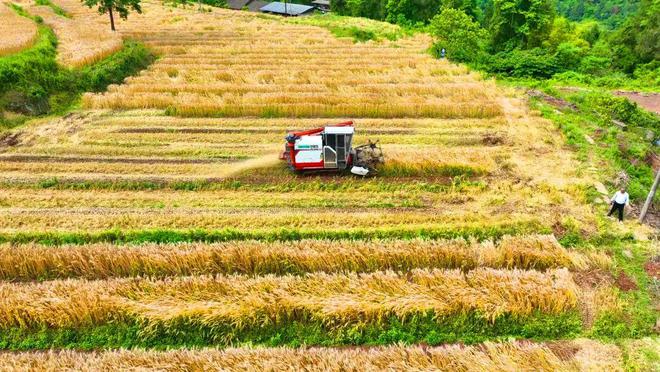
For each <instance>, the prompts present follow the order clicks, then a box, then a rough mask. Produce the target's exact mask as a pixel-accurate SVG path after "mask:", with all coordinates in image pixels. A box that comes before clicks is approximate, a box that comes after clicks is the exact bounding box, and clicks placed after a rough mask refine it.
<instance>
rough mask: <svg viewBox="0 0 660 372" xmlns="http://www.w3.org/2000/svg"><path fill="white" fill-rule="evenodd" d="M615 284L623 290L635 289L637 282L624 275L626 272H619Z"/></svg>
mask: <svg viewBox="0 0 660 372" xmlns="http://www.w3.org/2000/svg"><path fill="white" fill-rule="evenodd" d="M616 285H617V287H619V289H621V290H622V291H624V292H628V291H634V290H637V289H638V288H639V287H637V283H635V282H634V281H633V280H632V278H631V277H629V276H628V275H626V273H624V272H621V273H620V274H619V277H618V278H617V279H616Z"/></svg>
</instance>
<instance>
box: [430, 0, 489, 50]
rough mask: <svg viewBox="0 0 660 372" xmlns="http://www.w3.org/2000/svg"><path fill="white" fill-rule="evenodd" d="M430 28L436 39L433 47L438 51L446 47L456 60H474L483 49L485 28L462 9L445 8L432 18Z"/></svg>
mask: <svg viewBox="0 0 660 372" xmlns="http://www.w3.org/2000/svg"><path fill="white" fill-rule="evenodd" d="M430 30H431V34H432V35H433V36H434V37H435V39H436V42H435V44H434V45H433V49H434V50H435V51H436V52H437V51H439V50H441V49H442V48H445V49H446V50H447V56H448V57H449V58H451V59H452V60H454V61H458V62H470V61H474V60H475V59H476V58H477V57H479V54H480V53H481V51H482V50H483V48H482V45H481V40H483V39H485V36H486V32H485V30H484V29H482V28H481V27H480V26H479V24H478V23H477V22H475V21H474V20H472V18H471V17H470V16H469V15H467V14H466V13H465V12H464V11H462V10H459V9H452V8H445V9H443V10H442V12H440V14H438V15H436V16H435V17H433V19H432V20H431V26H430Z"/></svg>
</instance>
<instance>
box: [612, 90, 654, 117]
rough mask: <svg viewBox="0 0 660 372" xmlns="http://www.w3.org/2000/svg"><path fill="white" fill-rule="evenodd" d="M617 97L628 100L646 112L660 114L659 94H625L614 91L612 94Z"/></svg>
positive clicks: (624, 92) (625, 92)
mask: <svg viewBox="0 0 660 372" xmlns="http://www.w3.org/2000/svg"><path fill="white" fill-rule="evenodd" d="M614 94H616V95H617V96H619V97H626V98H628V99H629V100H631V101H633V102H636V103H637V104H638V105H640V106H642V107H643V108H645V109H646V110H648V111H651V112H655V113H656V114H660V94H659V93H643V92H627V91H621V90H620V91H616V92H614Z"/></svg>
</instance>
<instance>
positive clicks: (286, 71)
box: [0, 0, 657, 371]
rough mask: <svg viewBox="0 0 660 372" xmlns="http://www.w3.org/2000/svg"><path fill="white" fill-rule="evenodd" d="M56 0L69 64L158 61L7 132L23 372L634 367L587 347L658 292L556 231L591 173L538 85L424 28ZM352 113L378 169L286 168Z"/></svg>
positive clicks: (4, 339)
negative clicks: (108, 9)
mask: <svg viewBox="0 0 660 372" xmlns="http://www.w3.org/2000/svg"><path fill="white" fill-rule="evenodd" d="M53 3H54V4H55V5H57V6H59V7H61V8H62V9H63V10H64V11H65V12H66V13H67V14H68V15H69V17H70V18H67V17H63V16H60V15H56V14H55V13H53V11H52V9H51V8H50V7H47V6H36V5H35V4H32V3H31V2H30V3H28V2H23V3H22V4H23V6H24V7H25V8H26V9H27V10H28V11H29V12H32V14H34V15H39V16H41V17H42V18H43V19H44V24H45V26H47V27H51V28H52V29H53V30H54V32H55V35H56V36H57V38H58V41H59V44H58V61H59V62H60V63H61V64H63V65H66V66H68V67H73V68H77V67H81V66H87V65H90V64H93V63H95V62H97V61H99V60H102V59H103V58H104V57H106V56H108V55H110V54H112V53H114V52H115V51H117V50H120V49H121V48H122V45H123V43H124V41H126V40H136V41H138V42H141V43H144V45H145V46H147V47H148V48H149V49H150V50H151V51H152V52H153V53H155V54H156V55H157V57H158V58H157V59H156V61H155V62H154V63H153V64H151V65H150V66H149V67H148V68H147V69H145V70H143V71H141V72H140V73H138V74H137V75H135V76H132V77H128V78H126V79H125V81H124V82H123V83H122V84H118V85H111V86H110V87H109V88H108V89H107V91H105V92H99V93H86V94H84V96H83V97H82V102H81V105H82V107H81V108H80V109H78V110H75V111H74V112H71V113H69V114H66V115H65V116H63V117H43V118H39V119H35V120H32V121H31V122H29V123H28V124H27V125H25V126H24V127H21V128H19V129H17V130H15V131H13V132H12V133H11V135H10V136H6V137H2V139H1V140H0V349H2V350H3V351H0V370H8V371H18V370H21V371H22V370H35V371H37V370H48V371H51V370H52V371H54V370H82V371H91V370H166V371H170V370H171V371H180V370H195V371H197V370H200V371H201V370H236V371H238V370H273V371H274V370H283V369H288V370H373V371H376V370H384V369H385V370H420V371H421V370H443V371H444V370H447V371H470V370H479V371H518V370H520V371H532V370H533V371H537V370H541V371H558V370H562V371H564V370H565V371H601V370H608V371H610V370H611V371H618V370H623V364H624V363H625V361H624V359H626V358H628V355H630V357H631V358H635V357H636V354H634V353H631V352H630V351H629V350H628V349H627V348H628V346H626V345H614V344H609V343H606V342H598V341H592V340H587V339H577V340H567V339H574V338H575V337H588V336H585V335H586V334H590V333H588V332H590V329H591V327H593V326H594V323H595V321H594V319H595V318H597V317H599V316H601V315H603V314H605V313H607V312H611V313H616V314H619V313H620V312H621V311H622V309H624V308H625V307H626V306H629V305H630V304H631V303H634V301H635V300H634V299H630V300H629V301H630V302H628V300H622V299H620V298H619V297H618V296H619V292H618V289H616V288H614V286H613V283H612V282H613V281H612V280H610V276H611V275H610V276H608V274H609V273H610V272H611V271H612V270H615V269H616V264H615V258H614V257H613V256H612V254H611V252H609V251H608V252H605V251H602V250H599V249H597V247H595V246H594V244H584V245H580V244H566V243H564V242H561V243H560V241H561V240H558V237H561V236H562V235H567V231H568V232H569V233H571V232H572V230H570V229H572V228H573V229H578V228H574V227H573V226H579V229H580V231H579V232H580V233H582V234H584V235H586V236H590V235H591V234H595V231H596V229H597V221H596V219H595V218H594V217H593V215H592V211H591V209H590V208H589V206H587V205H586V203H585V200H586V199H587V198H588V197H589V196H588V194H587V192H586V191H585V190H586V189H585V186H584V185H585V184H586V183H588V182H589V172H590V171H589V170H588V169H584V167H583V166H582V165H581V163H579V162H578V161H577V160H576V159H575V156H574V154H573V153H572V152H571V151H570V150H569V149H568V148H566V147H565V145H564V139H563V138H562V137H561V135H560V134H559V132H558V130H557V128H555V127H554V126H553V124H552V123H550V122H549V121H547V120H545V119H542V118H541V117H540V115H539V113H537V112H535V111H532V110H531V109H529V107H528V105H527V102H525V100H524V99H523V98H521V97H520V95H519V94H518V93H517V92H514V91H513V90H509V89H507V88H503V87H501V86H498V85H496V84H495V82H494V81H491V80H486V79H483V78H482V77H481V76H480V75H479V74H477V73H475V72H472V71H470V70H469V69H468V68H467V67H465V66H461V65H456V64H452V63H450V62H448V61H446V60H437V59H434V58H433V57H431V55H430V54H429V53H428V52H427V50H428V47H429V45H430V42H431V40H430V38H429V37H428V36H427V35H425V34H421V33H417V34H411V35H402V36H401V37H399V38H397V39H395V40H372V41H368V42H355V41H354V40H352V39H350V38H337V37H335V36H333V34H332V33H331V32H330V31H329V30H328V29H327V28H329V27H330V28H331V27H335V26H336V24H335V23H328V22H330V21H327V20H326V19H324V18H322V17H318V18H298V19H279V18H277V17H274V16H266V15H263V14H256V13H250V12H243V11H231V10H227V9H220V8H210V7H205V8H204V9H205V10H204V11H203V12H199V11H197V10H196V6H172V4H165V3H161V2H158V1H153V0H148V1H145V2H143V3H142V8H143V13H142V14H135V13H131V14H130V15H129V17H128V19H127V20H119V19H117V30H118V31H117V32H116V33H112V32H110V31H108V29H109V26H108V20H107V15H99V14H98V13H97V12H96V10H95V9H89V8H87V7H85V6H83V5H82V4H80V3H79V2H78V1H77V0H53ZM5 8H7V7H3V6H0V15H2V16H3V20H4V19H5V18H4V13H3V12H5V11H6V10H5ZM7 9H9V8H7ZM7 14H13V13H7ZM7 19H11V20H12V22H19V23H20V22H23V20H22V19H19V18H17V20H16V21H14V20H13V18H7ZM346 22H347V25H350V26H351V27H366V28H378V27H383V30H384V31H387V32H392V33H396V32H399V31H401V30H400V29H399V28H398V26H394V25H391V24H387V25H384V24H382V23H378V22H375V21H367V20H363V19H357V18H351V19H350V20H349V19H347V21H346ZM19 23H16V24H15V25H13V26H12V27H15V28H17V29H21V30H22V31H24V32H25V41H23V42H21V43H19V44H20V45H18V46H6V47H5V46H3V44H0V54H2V53H3V50H7V51H12V50H15V49H12V48H21V47H26V46H29V44H30V43H31V42H32V40H34V38H35V37H36V36H35V35H36V26H35V25H33V24H30V23H29V22H28V23H27V24H26V25H23V24H19ZM3 26H4V25H3V24H0V31H2V27H3ZM32 27H34V29H32ZM92 29H93V30H94V31H95V32H92V33H90V32H88V30H92ZM28 36H29V38H28ZM21 38H23V36H21ZM0 40H3V39H0ZM16 40H18V38H16ZM346 120H354V122H355V126H356V137H355V142H356V143H357V144H360V143H364V142H366V141H367V140H370V139H372V140H379V143H380V144H381V145H382V148H383V151H384V154H385V164H384V165H383V166H382V167H381V169H380V170H379V174H378V176H376V177H373V178H365V179H362V178H357V177H353V176H348V175H332V174H323V175H309V176H306V175H303V176H299V175H294V174H292V173H290V172H289V170H288V169H287V168H286V166H285V165H284V164H283V162H282V161H280V160H279V159H278V155H279V152H280V151H281V150H282V147H283V145H284V136H285V134H286V132H287V131H289V130H294V129H309V128H314V127H317V126H323V125H325V124H330V123H337V122H342V121H346ZM567 216H570V217H567ZM617 312H618V313H617ZM515 339H523V340H517V341H514V340H515ZM524 339H535V340H539V339H540V340H554V341H547V342H538V343H535V342H531V341H527V340H524ZM637 342H640V343H643V344H644V347H648V348H650V349H652V348H654V347H656V345H657V343H653V341H652V340H646V341H644V340H638V341H637ZM61 349H73V350H61ZM164 349H167V351H163V350H164ZM169 349H172V350H169ZM624 353H625V355H626V356H625V357H624ZM640 358H641V357H640Z"/></svg>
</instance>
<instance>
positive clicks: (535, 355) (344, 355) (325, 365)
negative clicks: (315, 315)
mask: <svg viewBox="0 0 660 372" xmlns="http://www.w3.org/2000/svg"><path fill="white" fill-rule="evenodd" d="M0 364H2V365H3V366H5V367H7V368H9V369H10V370H23V371H30V372H31V371H41V370H44V369H45V370H53V371H55V370H64V369H67V370H68V369H72V370H76V371H84V372H88V371H89V372H92V371H98V370H108V371H110V370H144V371H150V370H160V371H181V370H200V371H201V370H223V371H245V370H254V371H282V370H301V371H302V370H304V371H328V370H333V371H357V370H360V371H383V370H396V371H413V370H441V371H452V372H468V371H475V370H479V371H539V372H552V371H566V372H578V371H610V372H618V371H623V356H622V353H621V350H619V348H618V347H617V346H616V345H612V344H604V343H600V342H598V341H591V340H584V339H582V340H575V341H561V342H555V343H545V344H544V343H530V342H504V343H491V342H487V343H484V344H481V345H474V346H462V345H445V346H440V347H423V346H408V347H406V346H389V347H375V348H343V349H340V348H338V349H335V348H299V349H293V348H254V349H253V348H230V349H225V350H217V349H202V350H172V351H141V350H118V351H108V352H92V353H88V352H76V351H67V350H63V351H48V352H24V353H1V354H0Z"/></svg>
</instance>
